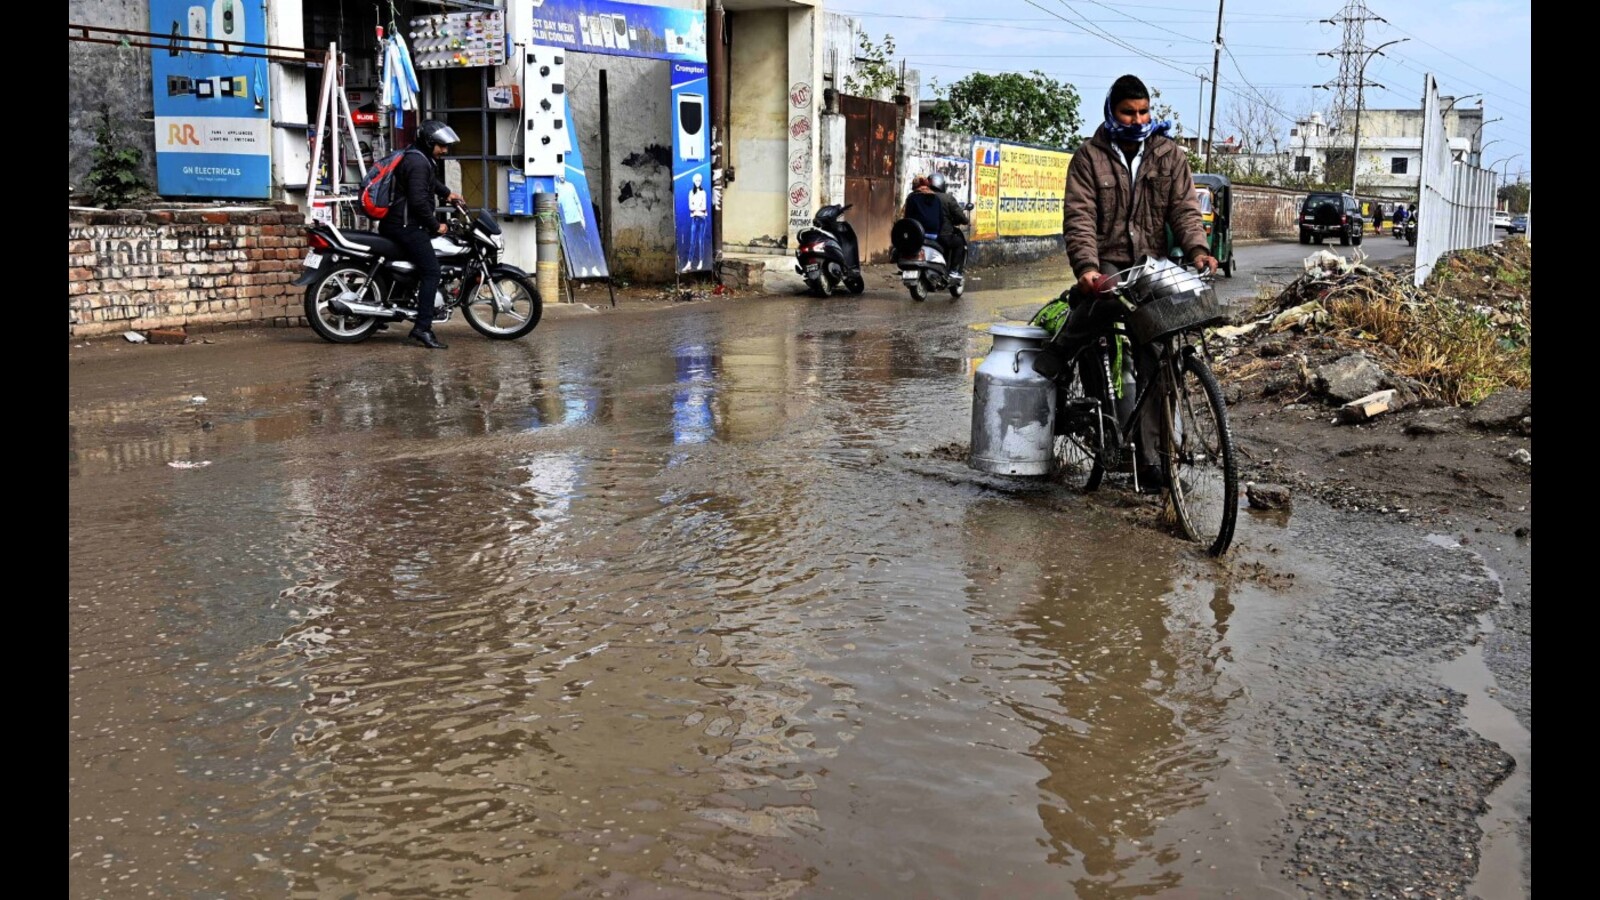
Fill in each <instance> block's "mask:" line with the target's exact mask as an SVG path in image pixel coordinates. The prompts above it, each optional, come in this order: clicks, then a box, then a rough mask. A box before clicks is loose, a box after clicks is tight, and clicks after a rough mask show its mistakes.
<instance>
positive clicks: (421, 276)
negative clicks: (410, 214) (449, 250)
mask: <svg viewBox="0 0 1600 900" xmlns="http://www.w3.org/2000/svg"><path fill="white" fill-rule="evenodd" d="M378 233H379V234H381V235H383V236H384V237H386V238H388V239H389V240H391V241H394V242H395V243H396V244H399V245H400V249H401V250H402V251H404V252H405V257H406V262H409V263H411V264H412V265H413V266H416V269H417V323H416V330H418V331H432V330H433V295H434V293H435V292H436V291H438V290H439V257H438V256H436V255H435V254H434V252H433V240H432V238H430V237H428V232H427V231H426V230H425V229H422V228H417V227H402V228H392V229H389V230H387V231H386V230H384V228H383V226H381V225H380V226H378Z"/></svg>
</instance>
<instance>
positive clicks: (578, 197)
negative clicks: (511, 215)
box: [528, 106, 611, 278]
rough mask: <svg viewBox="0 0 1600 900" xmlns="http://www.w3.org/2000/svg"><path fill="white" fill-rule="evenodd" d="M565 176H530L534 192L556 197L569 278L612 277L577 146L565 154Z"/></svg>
mask: <svg viewBox="0 0 1600 900" xmlns="http://www.w3.org/2000/svg"><path fill="white" fill-rule="evenodd" d="M566 123H567V124H566V128H567V133H568V134H571V133H572V107H571V106H568V107H567V114H566ZM562 165H563V167H564V170H565V171H564V173H563V174H562V175H558V176H555V177H553V178H552V177H550V176H542V177H536V178H534V177H530V178H529V179H528V180H529V181H531V182H533V190H534V192H535V193H541V194H555V195H556V217H557V219H558V220H559V221H560V222H561V258H562V259H564V260H566V261H567V276H568V277H569V278H609V277H611V272H610V271H609V270H608V269H607V268H606V254H605V250H604V248H603V247H601V245H600V223H599V222H598V221H596V219H595V206H594V202H593V201H592V200H591V199H590V196H589V176H588V174H587V173H585V172H584V170H583V153H582V152H581V151H580V150H579V149H578V145H577V144H576V143H574V144H573V145H572V149H571V150H568V151H567V152H566V153H564V154H562Z"/></svg>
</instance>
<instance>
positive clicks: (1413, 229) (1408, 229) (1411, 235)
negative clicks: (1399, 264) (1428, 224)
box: [1405, 215, 1417, 247]
mask: <svg viewBox="0 0 1600 900" xmlns="http://www.w3.org/2000/svg"><path fill="white" fill-rule="evenodd" d="M1405 233H1406V243H1407V244H1410V245H1411V246H1413V247H1415V246H1416V245H1417V217H1416V216H1414V215H1413V216H1412V217H1411V218H1409V219H1407V220H1406V225H1405Z"/></svg>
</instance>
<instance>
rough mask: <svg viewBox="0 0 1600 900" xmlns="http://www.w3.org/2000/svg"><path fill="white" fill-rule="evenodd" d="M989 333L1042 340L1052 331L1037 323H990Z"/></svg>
mask: <svg viewBox="0 0 1600 900" xmlns="http://www.w3.org/2000/svg"><path fill="white" fill-rule="evenodd" d="M989 333H990V334H993V335H999V336H1000V337H1015V338H1034V339H1035V340H1041V341H1042V340H1044V339H1045V338H1047V337H1049V336H1050V332H1048V331H1045V330H1044V329H1043V328H1040V327H1038V326H1036V325H990V326H989Z"/></svg>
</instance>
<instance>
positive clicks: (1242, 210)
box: [1233, 184, 1306, 241]
mask: <svg viewBox="0 0 1600 900" xmlns="http://www.w3.org/2000/svg"><path fill="white" fill-rule="evenodd" d="M1305 196H1306V192H1305V191H1300V190H1294V189H1292V188H1275V187H1265V186H1261V185H1254V184H1235V185H1234V186H1233V239H1234V240H1236V241H1242V240H1250V239H1252V238H1266V239H1268V240H1274V239H1277V240H1283V239H1293V238H1296V237H1298V236H1299V227H1298V223H1297V222H1296V220H1295V216H1296V215H1297V214H1298V213H1299V211H1300V201H1301V200H1303V199H1305Z"/></svg>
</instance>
